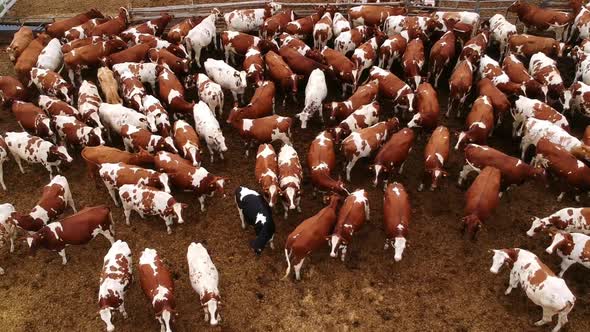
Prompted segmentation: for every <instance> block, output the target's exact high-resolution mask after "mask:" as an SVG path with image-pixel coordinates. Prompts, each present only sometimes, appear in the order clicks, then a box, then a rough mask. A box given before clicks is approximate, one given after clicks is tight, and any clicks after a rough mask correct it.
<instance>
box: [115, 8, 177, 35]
mask: <svg viewBox="0 0 590 332" xmlns="http://www.w3.org/2000/svg"><path fill="white" fill-rule="evenodd" d="M173 18H174V16H172V15H169V14H168V13H162V14H160V17H158V18H154V19H151V20H149V21H146V22H143V23H141V24H138V25H136V26H133V27H131V28H129V29H127V30H125V31H123V32H121V34H120V36H121V37H122V38H123V39H127V38H126V37H128V36H130V35H133V34H137V33H147V34H150V35H154V36H160V35H162V33H163V32H164V29H165V28H166V26H167V25H168V23H170V21H171V20H172V19H173Z"/></svg>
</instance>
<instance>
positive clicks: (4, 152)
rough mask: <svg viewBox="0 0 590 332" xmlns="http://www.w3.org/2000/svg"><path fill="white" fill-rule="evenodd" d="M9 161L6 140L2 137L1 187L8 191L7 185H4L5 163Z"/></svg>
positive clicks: (0, 143)
mask: <svg viewBox="0 0 590 332" xmlns="http://www.w3.org/2000/svg"><path fill="white" fill-rule="evenodd" d="M6 160H8V146H7V145H6V142H4V138H2V136H0V185H1V186H2V189H3V190H4V191H6V184H4V162H5V161H6Z"/></svg>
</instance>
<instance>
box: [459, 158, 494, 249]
mask: <svg viewBox="0 0 590 332" xmlns="http://www.w3.org/2000/svg"><path fill="white" fill-rule="evenodd" d="M500 174H501V173H500V170H498V169H497V168H494V167H491V166H486V167H485V168H484V169H483V171H482V172H481V173H479V175H478V176H477V178H475V181H473V183H472V184H471V186H470V187H469V189H468V190H467V192H466V193H465V200H466V203H465V209H464V214H465V217H463V219H461V222H462V224H463V228H462V232H463V233H465V232H467V235H468V236H470V237H471V238H472V239H475V236H476V235H477V232H478V231H479V230H480V229H481V227H482V226H483V222H485V221H486V220H487V219H488V218H489V217H490V216H491V215H492V213H493V212H494V209H495V208H496V207H497V206H498V203H499V202H500V195H499V193H500Z"/></svg>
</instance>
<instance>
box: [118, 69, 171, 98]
mask: <svg viewBox="0 0 590 332" xmlns="http://www.w3.org/2000/svg"><path fill="white" fill-rule="evenodd" d="M157 68H158V64H157V63H149V62H145V63H143V62H142V63H135V62H123V63H117V64H115V65H113V71H114V72H116V73H117V75H118V76H119V78H123V77H128V76H129V75H132V76H135V77H136V78H137V79H139V80H140V81H141V83H144V84H146V83H147V84H149V85H150V87H151V88H152V92H154V93H155V91H156V82H157V80H158V72H157ZM173 71H174V70H173Z"/></svg>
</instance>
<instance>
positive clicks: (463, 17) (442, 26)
mask: <svg viewBox="0 0 590 332" xmlns="http://www.w3.org/2000/svg"><path fill="white" fill-rule="evenodd" d="M479 19H480V16H479V14H478V13H474V12H471V11H461V12H458V11H457V12H444V11H437V12H433V13H432V14H430V18H429V20H428V28H429V29H430V30H433V31H435V32H446V31H448V30H452V29H453V28H454V27H455V26H456V25H460V26H462V27H464V26H472V27H477V26H478V25H479ZM474 30H477V29H474Z"/></svg>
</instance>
